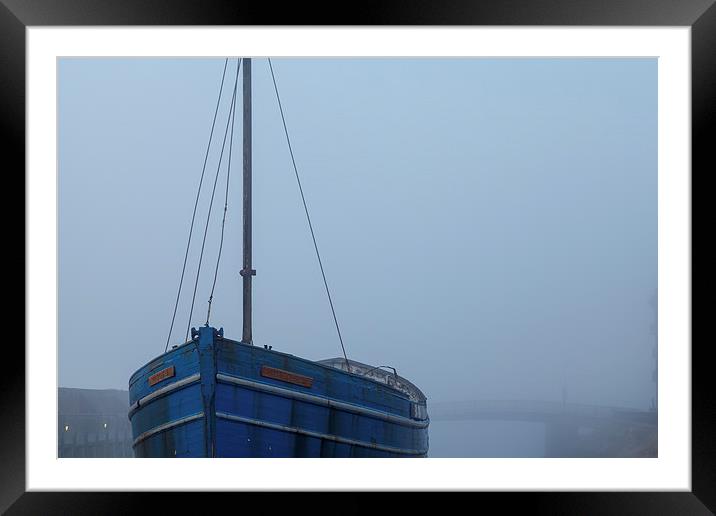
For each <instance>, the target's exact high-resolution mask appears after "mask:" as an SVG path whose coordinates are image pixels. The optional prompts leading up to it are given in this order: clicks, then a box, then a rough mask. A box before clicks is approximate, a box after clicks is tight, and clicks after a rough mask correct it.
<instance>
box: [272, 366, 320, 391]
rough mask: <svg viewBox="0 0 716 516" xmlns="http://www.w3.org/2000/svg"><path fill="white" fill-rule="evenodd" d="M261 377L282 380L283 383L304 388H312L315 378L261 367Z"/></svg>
mask: <svg viewBox="0 0 716 516" xmlns="http://www.w3.org/2000/svg"><path fill="white" fill-rule="evenodd" d="M261 376H265V377H266V378H273V379H274V380H281V381H282V382H287V383H293V384H296V385H301V386H302V387H310V386H311V385H313V378H311V377H309V376H303V375H301V374H296V373H291V372H289V371H284V370H283V369H276V368H275V367H269V366H261Z"/></svg>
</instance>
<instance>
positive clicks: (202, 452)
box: [129, 326, 429, 457]
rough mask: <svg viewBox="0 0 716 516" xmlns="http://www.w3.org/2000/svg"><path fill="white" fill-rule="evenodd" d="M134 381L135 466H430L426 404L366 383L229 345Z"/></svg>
mask: <svg viewBox="0 0 716 516" xmlns="http://www.w3.org/2000/svg"><path fill="white" fill-rule="evenodd" d="M192 334H193V335H192V336H193V339H192V340H191V341H190V342H188V343H186V344H184V345H182V346H179V347H177V348H175V349H172V350H171V351H169V352H167V353H165V354H164V355H162V356H160V357H159V358H157V359H155V360H153V361H152V362H150V363H148V364H147V365H145V366H144V367H142V368H141V369H139V370H138V371H137V372H136V373H135V374H134V375H132V378H131V379H130V385H129V397H130V400H129V401H130V411H129V418H130V421H131V425H132V433H133V438H134V445H133V446H134V454H135V456H136V457H426V456H427V452H428V424H429V419H428V417H427V410H426V406H425V400H424V397H423V399H415V398H414V397H412V398H411V396H409V395H408V394H406V393H405V392H403V391H401V390H399V389H397V388H393V387H391V386H390V385H387V384H385V383H380V382H378V381H375V380H373V379H371V378H369V377H367V376H365V375H361V374H353V373H349V372H347V371H343V370H341V369H337V368H336V367H331V366H328V365H325V364H321V363H318V362H312V361H309V360H305V359H302V358H300V357H296V356H293V355H289V354H285V353H280V352H277V351H273V350H270V349H266V348H263V347H258V346H251V345H247V344H242V343H239V342H236V341H232V340H229V339H224V338H223V331H222V330H216V329H215V328H212V327H208V326H207V327H202V328H200V329H199V330H198V331H193V332H192Z"/></svg>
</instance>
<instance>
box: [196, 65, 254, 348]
mask: <svg viewBox="0 0 716 516" xmlns="http://www.w3.org/2000/svg"><path fill="white" fill-rule="evenodd" d="M240 68H241V60H238V59H237V65H236V78H235V79H234V93H233V95H232V97H231V105H230V107H229V116H228V117H227V119H226V129H225V130H224V140H223V142H222V143H221V153H220V154H219V164H218V165H217V166H216V176H215V177H214V187H213V189H212V191H211V200H210V201H209V210H208V212H207V215H206V225H205V226H204V238H203V240H202V242H201V252H200V253H199V266H198V267H197V270H196V280H195V281H194V294H193V295H192V298H191V309H190V310H189V321H188V322H187V326H186V337H185V340H189V328H190V327H191V317H192V315H194V302H195V301H196V289H197V286H198V285H199V274H200V272H201V262H202V260H203V258H204V246H205V245H206V235H207V233H208V230H209V220H210V218H211V208H212V206H213V205H214V194H216V183H217V182H218V180H219V171H220V169H221V161H222V159H223V157H224V148H225V147H226V137H227V136H228V133H229V125H230V122H231V114H232V112H233V110H234V109H235V107H236V86H237V84H238V82H239V69H240Z"/></svg>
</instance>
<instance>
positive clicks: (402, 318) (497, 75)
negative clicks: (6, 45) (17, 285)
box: [58, 58, 657, 408]
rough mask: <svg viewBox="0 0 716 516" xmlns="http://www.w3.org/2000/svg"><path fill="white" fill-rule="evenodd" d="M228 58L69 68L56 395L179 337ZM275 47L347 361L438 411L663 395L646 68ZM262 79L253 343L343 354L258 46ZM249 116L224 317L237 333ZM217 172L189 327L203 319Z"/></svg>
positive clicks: (653, 79)
mask: <svg viewBox="0 0 716 516" xmlns="http://www.w3.org/2000/svg"><path fill="white" fill-rule="evenodd" d="M223 63H224V60H223V59H149V58H136V59H95V58H92V59H87V58H65V59H60V60H59V62H58V95H59V97H58V120H59V121H58V144H59V145H58V153H59V163H58V174H59V181H58V185H59V186H58V187H59V214H58V216H59V226H58V228H59V379H60V386H63V387H84V388H116V389H126V388H127V382H128V379H129V377H130V375H131V374H132V373H133V372H134V371H135V370H136V369H138V368H139V367H141V366H142V365H143V364H145V363H146V362H147V361H149V360H151V359H152V358H154V357H156V356H157V355H159V354H161V353H162V352H163V350H164V345H165V342H166V338H167V332H168V330H169V324H170V322H171V316H172V310H173V307H174V300H175V296H176V293H177V287H178V282H179V275H180V273H181V266H182V261H183V258H184V250H185V246H186V240H187V236H188V230H189V224H190V221H191V214H192V208H193V205H194V197H195V195H196V188H197V185H198V182H199V176H200V173H201V167H202V163H203V160H204V152H205V149H206V144H207V140H208V136H209V129H210V126H211V121H212V117H213V112H214V106H215V103H216V98H217V94H218V88H219V82H220V79H221V72H222V68H223ZM273 64H274V70H275V72H276V76H277V80H278V85H279V90H280V93H281V96H282V102H283V105H284V109H285V114H286V121H287V124H288V128H289V131H290V133H291V137H292V144H293V149H294V153H295V156H296V161H297V165H298V168H299V172H300V174H301V180H302V184H303V189H304V192H305V194H306V200H307V202H308V206H309V210H310V212H311V217H312V221H313V224H314V229H315V231H316V238H317V240H318V246H319V249H320V251H321V255H322V259H323V263H324V267H325V270H326V275H327V278H328V283H329V286H330V288H331V295H332V297H333V301H334V304H335V308H336V314H337V316H338V321H339V323H340V325H341V332H342V334H343V338H344V341H345V344H346V350H347V353H348V357H349V358H352V359H355V360H358V361H361V362H365V363H369V364H374V365H390V366H394V367H395V368H396V369H397V371H398V374H400V375H402V376H405V377H406V378H408V379H410V380H411V381H412V382H414V383H415V384H416V385H418V387H420V388H421V389H422V390H423V392H424V393H425V394H426V395H427V397H428V403H430V402H431V401H449V400H470V399H536V400H554V401H557V400H561V399H562V393H563V388H564V389H565V390H566V393H567V397H568V401H571V402H576V403H596V404H604V405H615V406H628V407H637V408H647V407H648V405H649V403H650V401H651V399H652V397H653V396H655V392H656V386H655V383H654V382H652V379H651V374H652V370H653V368H654V364H655V361H654V358H653V356H652V347H653V344H654V339H655V336H654V335H653V334H652V333H651V327H652V324H654V323H655V317H656V314H655V311H654V308H653V307H652V306H651V305H650V299H651V297H652V296H654V295H655V293H656V287H657V61H656V59H542V58H540V59H383V58H375V59H276V60H274V61H273ZM234 70H235V62H232V61H230V62H229V67H228V69H227V84H226V85H225V88H227V90H225V95H224V102H223V103H222V109H221V111H220V113H219V120H218V121H217V129H216V131H217V134H216V135H215V142H214V145H215V146H214V147H213V148H212V153H211V155H210V159H209V162H208V166H207V171H206V174H207V176H206V178H205V185H204V190H203V194H202V199H201V201H200V206H199V211H198V213H197V221H196V223H195V224H196V225H195V233H194V236H193V241H192V252H191V254H190V261H189V265H188V268H187V274H186V278H185V284H184V288H183V293H182V301H181V304H180V306H179V312H178V315H177V323H176V325H175V328H174V332H173V338H172V341H171V343H172V344H178V343H180V342H183V340H184V333H185V331H186V326H187V317H188V311H189V303H190V301H191V291H192V289H193V284H194V275H195V274H196V264H197V258H198V251H199V246H200V243H201V236H202V231H203V227H204V223H205V217H206V209H207V206H208V197H209V195H210V193H211V184H212V182H213V178H214V174H215V172H216V164H217V160H218V156H219V145H220V143H221V136H222V134H223V127H224V124H225V122H226V115H227V111H228V101H229V97H230V94H227V92H228V87H229V84H230V82H231V81H232V80H233V76H232V73H233V72H234ZM253 74H254V82H253V90H254V105H253V113H254V124H253V139H254V154H253V163H254V176H253V182H254V189H253V195H254V211H253V216H254V225H253V235H254V237H253V238H254V254H253V263H254V268H255V269H256V270H257V276H256V277H255V278H254V282H253V285H254V288H253V290H254V311H253V316H254V342H255V344H256V345H264V344H269V345H272V346H273V348H274V349H275V350H278V351H282V352H287V353H291V354H294V355H298V356H302V357H305V358H308V359H311V360H319V359H323V358H329V357H335V356H340V355H341V350H340V345H339V341H338V337H337V334H336V330H335V327H334V324H333V320H332V317H331V312H330V307H329V305H328V301H327V298H326V294H325V291H324V287H323V283H322V279H321V275H320V269H319V267H318V262H317V260H316V257H315V253H314V250H313V244H312V241H311V237H310V233H309V230H308V225H307V222H306V219H305V214H304V212H303V206H302V204H301V199H300V195H299V191H298V187H297V184H296V179H295V177H294V175H293V170H292V167H291V161H290V156H289V153H288V148H287V145H286V142H285V137H284V134H283V128H282V125H281V118H280V114H279V111H278V107H277V104H276V99H275V95H274V92H273V86H272V84H271V77H270V74H269V70H268V64H267V62H266V61H265V60H264V59H256V60H255V61H254V63H253ZM240 91H241V87H240V85H239V92H240ZM240 125H241V124H240V118H239V117H237V126H236V129H235V135H234V141H235V145H234V150H235V153H234V156H233V158H232V172H231V183H230V194H229V195H230V197H229V212H228V218H227V223H226V237H225V241H224V248H223V255H222V263H221V268H220V271H219V282H218V285H217V289H216V292H215V294H214V304H213V306H212V317H211V324H212V325H214V326H216V327H223V328H224V330H225V335H226V336H227V337H228V338H233V339H236V340H240V338H241V325H242V321H241V281H240V277H239V274H238V271H239V269H240V268H241V204H240V202H241V127H240ZM225 164H226V162H225V161H224V165H222V169H221V174H220V178H219V183H218V186H217V198H216V200H215V205H214V208H213V212H212V220H211V222H210V232H209V235H208V238H207V244H206V251H205V257H204V263H203V265H202V275H201V278H200V283H199V289H198V293H197V300H196V308H195V311H194V317H193V319H192V326H199V325H201V324H203V323H204V321H205V319H206V306H207V298H208V294H209V289H210V286H211V279H212V277H213V271H214V264H215V260H216V252H217V249H218V237H219V229H220V216H221V211H222V209H223V191H224V187H223V185H224V180H225V171H226V169H225Z"/></svg>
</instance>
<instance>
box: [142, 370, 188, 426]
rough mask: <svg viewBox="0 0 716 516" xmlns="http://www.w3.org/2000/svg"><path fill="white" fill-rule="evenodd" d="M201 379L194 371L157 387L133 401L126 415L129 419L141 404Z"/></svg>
mask: <svg viewBox="0 0 716 516" xmlns="http://www.w3.org/2000/svg"><path fill="white" fill-rule="evenodd" d="M199 380H201V375H200V374H199V373H194V374H193V375H191V376H187V377H186V378H182V379H181V380H178V381H176V382H174V383H170V384H169V385H165V386H164V387H162V388H161V389H157V390H156V391H154V392H152V393H150V394H147V395H146V396H144V397H143V398H141V399H138V400H137V401H135V402H134V403H133V404H132V406H131V407H129V413H128V417H129V418H130V419H131V418H132V416H133V415H134V413H135V412H136V411H137V409H138V408H139V407H140V406H142V405H146V404H147V403H149V402H150V401H152V400H153V399H155V398H158V397H160V396H164V395H165V394H168V393H170V392H172V391H175V390H177V389H181V388H182V387H186V386H187V385H191V384H192V383H194V382H198V381H199Z"/></svg>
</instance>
